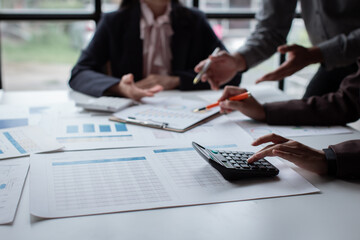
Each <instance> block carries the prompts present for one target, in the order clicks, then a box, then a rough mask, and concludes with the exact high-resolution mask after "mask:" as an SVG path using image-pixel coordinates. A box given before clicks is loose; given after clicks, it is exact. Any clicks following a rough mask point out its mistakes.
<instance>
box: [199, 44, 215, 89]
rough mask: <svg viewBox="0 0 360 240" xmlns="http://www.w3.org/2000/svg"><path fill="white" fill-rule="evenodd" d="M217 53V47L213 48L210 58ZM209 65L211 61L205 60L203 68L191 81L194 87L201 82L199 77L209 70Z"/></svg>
mask: <svg viewBox="0 0 360 240" xmlns="http://www.w3.org/2000/svg"><path fill="white" fill-rule="evenodd" d="M219 51H220V48H219V47H217V48H215V50H214V51H213V52H212V54H211V56H215V55H216V54H217V53H218V52H219ZM210 64H211V60H210V59H207V60H206V62H205V65H204V67H203V68H202V69H201V71H200V72H199V73H198V74H197V75H196V77H195V78H194V81H193V84H194V85H195V84H197V83H198V82H199V81H200V80H201V76H202V75H203V74H204V73H205V72H206V71H207V70H208V69H209V67H210Z"/></svg>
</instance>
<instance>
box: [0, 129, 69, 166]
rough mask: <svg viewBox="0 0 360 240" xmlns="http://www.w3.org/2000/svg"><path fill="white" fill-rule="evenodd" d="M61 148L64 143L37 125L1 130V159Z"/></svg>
mask: <svg viewBox="0 0 360 240" xmlns="http://www.w3.org/2000/svg"><path fill="white" fill-rule="evenodd" d="M61 148H62V145H60V144H59V143H58V142H57V141H56V140H55V139H53V138H51V137H50V136H49V135H46V134H45V133H44V131H43V130H42V129H41V128H40V127H37V126H27V127H18V128H7V129H2V130H0V159H6V158H13V157H21V156H27V155H29V154H31V153H40V152H50V151H55V150H59V149H61Z"/></svg>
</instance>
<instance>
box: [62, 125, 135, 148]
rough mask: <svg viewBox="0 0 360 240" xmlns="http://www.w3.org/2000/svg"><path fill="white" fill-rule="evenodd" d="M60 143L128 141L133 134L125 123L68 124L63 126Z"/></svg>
mask: <svg viewBox="0 0 360 240" xmlns="http://www.w3.org/2000/svg"><path fill="white" fill-rule="evenodd" d="M63 128H64V129H63V132H65V134H62V136H61V137H57V140H58V141H59V142H60V143H75V142H98V141H107V142H109V141H127V140H132V139H133V136H132V134H129V133H128V128H127V126H126V124H124V123H81V124H79V123H77V124H66V125H64V127H63Z"/></svg>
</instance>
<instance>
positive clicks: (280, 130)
mask: <svg viewBox="0 0 360 240" xmlns="http://www.w3.org/2000/svg"><path fill="white" fill-rule="evenodd" d="M233 121H234V122H236V123H237V124H238V125H239V126H240V127H242V128H243V129H244V130H245V131H246V132H247V133H248V134H249V135H250V136H251V137H252V138H254V139H256V138H259V137H261V136H264V135H266V134H269V133H275V134H278V135H281V136H284V137H302V136H314V135H330V134H344V133H352V130H351V129H350V128H347V127H343V126H329V127H321V126H273V125H271V126H270V125H267V124H265V123H260V122H256V121H254V120H239V121H236V120H233Z"/></svg>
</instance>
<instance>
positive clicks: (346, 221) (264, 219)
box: [0, 91, 360, 240]
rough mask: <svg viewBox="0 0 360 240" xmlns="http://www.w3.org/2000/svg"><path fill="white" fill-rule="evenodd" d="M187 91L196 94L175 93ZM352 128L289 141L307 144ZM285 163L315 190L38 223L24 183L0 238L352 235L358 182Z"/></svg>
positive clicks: (44, 100)
mask: <svg viewBox="0 0 360 240" xmlns="http://www.w3.org/2000/svg"><path fill="white" fill-rule="evenodd" d="M182 94H184V95H189V96H194V95H196V94H197V92H188V93H182ZM0 98H1V100H0V103H1V104H22V105H26V106H43V105H45V104H46V105H48V104H56V103H65V102H68V101H69V93H68V92H67V91H51V92H50V91H44V92H3V93H0ZM359 138H360V133H359V132H357V133H354V134H344V135H331V136H315V137H301V138H295V139H296V140H298V141H301V142H302V143H305V144H307V145H310V146H312V147H314V148H324V147H327V146H328V145H329V144H335V143H339V142H342V141H345V140H350V139H359ZM292 167H293V168H294V169H295V170H296V171H297V172H298V173H300V174H301V175H302V176H304V177H305V178H306V179H307V180H308V181H309V182H311V183H312V184H313V185H315V186H316V187H317V188H319V189H320V190H321V193H319V194H311V195H304V196H294V197H281V198H273V199H263V200H254V201H242V202H234V203H223V204H211V205H203V206H191V207H178V208H169V209H159V210H149V211H138V212H128V213H114V214H103V215H94V216H86V217H73V218H63V219H52V220H42V219H38V218H36V217H33V216H31V215H30V214H29V183H28V180H27V182H26V184H25V187H24V191H23V194H22V198H21V201H20V204H19V208H18V211H17V215H16V218H15V221H14V223H13V224H12V225H2V226H0V239H1V240H8V239H36V240H41V239H46V240H49V239H51V240H57V239H59V240H60V239H77V240H82V239H84V240H85V239H86V240H91V239H139V240H140V239H156V240H159V239H181V240H184V239H186V240H189V239H206V240H210V239H247V240H251V239H261V240H264V239H266V240H271V239H286V240H290V239H291V240H297V239H299V240H305V239H327V240H332V239H334V240H339V239H346V240H352V239H354V240H355V239H357V240H358V239H359V238H360V228H359V227H358V225H359V224H358V220H357V218H358V216H360V204H359V201H360V181H344V180H338V179H334V178H330V177H320V176H318V175H316V174H313V173H310V172H307V171H305V170H302V169H299V168H297V167H295V166H293V165H292Z"/></svg>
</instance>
